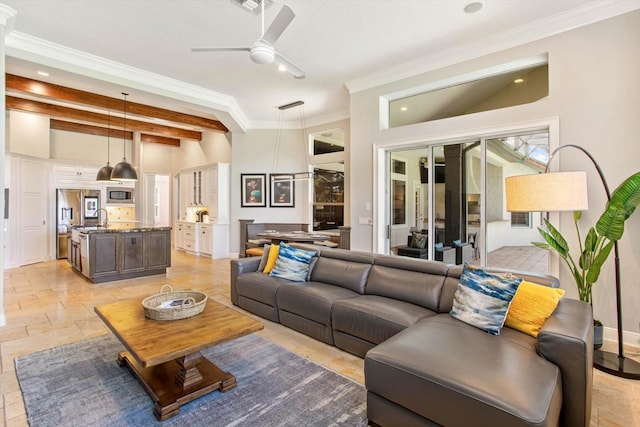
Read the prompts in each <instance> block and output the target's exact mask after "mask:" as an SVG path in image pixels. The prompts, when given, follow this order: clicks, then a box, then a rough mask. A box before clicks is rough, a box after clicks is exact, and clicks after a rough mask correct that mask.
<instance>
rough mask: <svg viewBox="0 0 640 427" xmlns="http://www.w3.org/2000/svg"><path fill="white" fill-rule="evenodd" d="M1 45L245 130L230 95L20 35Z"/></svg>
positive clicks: (243, 118)
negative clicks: (219, 114) (194, 108)
mask: <svg viewBox="0 0 640 427" xmlns="http://www.w3.org/2000/svg"><path fill="white" fill-rule="evenodd" d="M5 43H6V54H7V55H8V56H12V57H15V58H19V59H23V60H26V61H31V62H36V63H39V64H43V65H48V66H51V67H54V68H58V69H61V70H64V71H68V72H71V73H75V74H80V75H83V76H86V77H90V78H94V79H98V80H102V81H106V82H109V83H114V84H119V85H123V86H126V87H130V88H134V89H138V90H141V91H144V92H148V93H151V94H155V95H161V96H166V97H169V98H172V99H177V100H180V101H184V102H188V103H191V104H195V105H198V106H202V107H206V108H208V109H212V110H217V111H222V112H225V113H227V114H225V115H224V116H225V117H227V118H229V119H231V120H232V121H233V123H231V124H227V123H225V125H226V126H227V128H229V129H240V130H243V129H246V127H247V123H248V119H247V117H246V115H245V114H244V112H243V111H242V109H241V108H240V106H239V105H238V103H237V101H236V99H235V98H234V97H232V96H229V95H225V94H222V93H219V92H215V91H212V90H208V89H204V88H202V87H199V86H195V85H191V84H188V83H185V82H182V81H180V80H176V79H171V78H168V77H165V76H161V75H159V74H155V73H150V72H148V71H144V70H140V69H138V68H134V67H131V66H128V65H125V64H121V63H118V62H115V61H110V60H108V59H105V58H101V57H99V56H96V55H91V54H88V53H85V52H82V51H79V50H76V49H71V48H68V47H66V46H62V45H59V44H56V43H52V42H49V41H47V40H43V39H39V38H37V37H33V36H30V35H28V34H25V33H21V32H13V33H11V34H9V35H8V36H7V38H6V42H5ZM217 111H216V115H217Z"/></svg>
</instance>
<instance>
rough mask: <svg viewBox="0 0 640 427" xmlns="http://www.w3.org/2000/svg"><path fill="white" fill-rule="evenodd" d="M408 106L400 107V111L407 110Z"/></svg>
mask: <svg viewBox="0 0 640 427" xmlns="http://www.w3.org/2000/svg"><path fill="white" fill-rule="evenodd" d="M407 110H408V108H407V107H400V111H407Z"/></svg>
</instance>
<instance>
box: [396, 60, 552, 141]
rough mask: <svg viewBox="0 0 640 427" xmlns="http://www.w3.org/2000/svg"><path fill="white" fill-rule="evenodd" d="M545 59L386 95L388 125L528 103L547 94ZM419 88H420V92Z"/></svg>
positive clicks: (547, 74) (547, 72)
mask: <svg viewBox="0 0 640 427" xmlns="http://www.w3.org/2000/svg"><path fill="white" fill-rule="evenodd" d="M546 61H547V60H546V57H545V58H530V59H526V60H523V61H519V62H517V63H514V64H504V65H502V66H498V67H496V68H495V69H491V70H483V71H480V72H477V73H474V74H470V75H467V76H459V77H457V78H455V79H454V80H451V81H443V82H436V83H435V84H434V85H433V87H428V88H427V87H425V88H419V89H416V92H414V93H413V94H410V95H409V96H407V95H406V94H397V95H389V99H390V101H389V102H388V127H389V128H394V127H399V126H406V125H411V124H415V123H424V122H429V121H432V120H439V119H444V118H449V117H457V116H463V115H466V114H473V113H479V112H482V111H489V110H497V109H499V108H506V107H512V106H515V105H522V104H528V103H531V102H535V101H538V100H540V99H542V98H545V97H547V96H548V95H549V70H548V64H547V62H546ZM420 90H422V91H421V92H420Z"/></svg>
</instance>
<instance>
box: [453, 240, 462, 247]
mask: <svg viewBox="0 0 640 427" xmlns="http://www.w3.org/2000/svg"><path fill="white" fill-rule="evenodd" d="M461 244H462V243H460V239H458V240H454V241H453V246H460V245H461Z"/></svg>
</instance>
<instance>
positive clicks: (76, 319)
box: [0, 252, 640, 427]
mask: <svg viewBox="0 0 640 427" xmlns="http://www.w3.org/2000/svg"><path fill="white" fill-rule="evenodd" d="M172 263H173V266H172V267H171V268H170V269H169V270H168V272H167V275H166V276H151V277H145V278H139V279H131V280H123V281H117V282H110V283H105V284H100V285H94V284H91V283H89V282H88V281H86V280H84V279H83V278H82V277H80V276H79V275H77V274H75V273H74V272H73V271H71V269H70V267H69V266H68V264H67V262H66V261H64V260H61V261H49V262H44V263H38V264H34V265H31V266H25V267H20V268H15V269H9V270H5V271H4V308H5V314H6V317H7V325H6V326H4V327H0V357H1V359H0V363H1V371H0V393H1V394H2V400H0V409H1V410H2V417H0V427H4V426H7V427H9V426H11V427H14V426H16V427H17V426H20V427H22V426H26V425H27V420H26V414H25V409H24V404H23V401H22V394H21V392H20V388H19V385H18V382H17V379H16V376H15V370H14V363H13V361H14V358H15V357H17V356H20V355H24V354H29V353H32V352H35V351H39V350H43V349H47V348H51V347H55V346H59V345H62V344H65V343H70V342H75V341H80V340H83V339H86V338H90V337H95V336H98V335H103V334H106V333H109V331H108V330H107V329H106V327H105V326H104V325H103V324H102V322H101V321H100V320H99V319H98V317H97V316H96V315H95V313H94V311H93V307H94V306H95V305H99V304H104V303H107V302H112V301H117V300H121V299H126V298H135V297H138V298H142V297H145V296H148V295H151V294H154V293H156V292H157V291H158V290H159V288H160V287H161V286H162V285H164V284H167V283H168V284H171V285H173V286H174V288H176V289H188V288H190V289H197V290H200V291H203V292H206V293H207V294H208V295H209V296H210V297H211V298H213V299H215V300H216V301H218V302H221V303H223V304H227V305H231V303H230V299H229V260H228V259H224V260H211V259H207V258H203V257H194V256H191V255H186V254H184V253H181V252H173V260H172ZM263 322H264V323H265V329H264V330H263V331H261V332H259V334H260V335H262V336H263V337H265V338H267V339H270V340H272V341H274V342H276V343H278V344H279V345H281V346H283V347H285V348H288V349H289V350H291V351H294V352H296V353H298V354H301V355H303V356H305V357H308V358H309V359H311V360H313V361H315V362H317V363H319V364H322V365H324V366H326V367H328V368H329V369H332V370H335V371H337V372H340V373H342V374H343V375H346V376H348V377H350V378H353V379H354V380H356V381H359V382H361V383H362V382H363V361H362V359H360V358H358V357H355V356H352V355H350V354H348V353H345V352H343V351H340V350H338V349H336V348H334V347H331V346H327V345H325V344H322V343H320V342H318V341H316V340H314V339H312V338H309V337H307V336H305V335H302V334H299V333H297V332H294V331H291V330H289V329H288V328H285V327H283V326H281V325H278V324H275V323H271V322H268V321H264V320H263ZM612 347H613V350H614V351H615V346H612ZM114 363H115V361H114ZM592 412H593V415H592V420H591V426H603V427H604V426H640V381H632V380H625V379H620V378H615V377H612V376H609V375H605V374H602V373H601V372H598V371H594V385H593V411H592Z"/></svg>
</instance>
